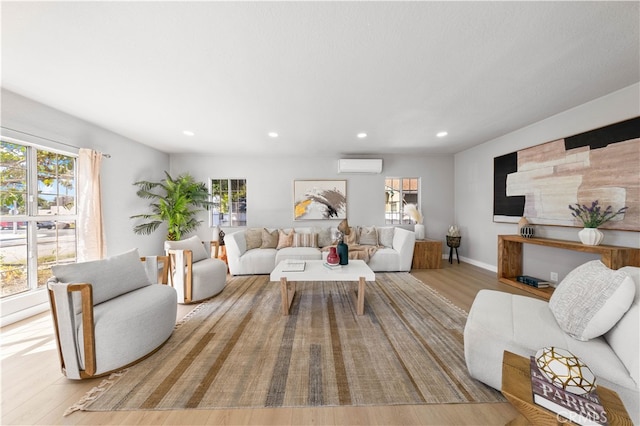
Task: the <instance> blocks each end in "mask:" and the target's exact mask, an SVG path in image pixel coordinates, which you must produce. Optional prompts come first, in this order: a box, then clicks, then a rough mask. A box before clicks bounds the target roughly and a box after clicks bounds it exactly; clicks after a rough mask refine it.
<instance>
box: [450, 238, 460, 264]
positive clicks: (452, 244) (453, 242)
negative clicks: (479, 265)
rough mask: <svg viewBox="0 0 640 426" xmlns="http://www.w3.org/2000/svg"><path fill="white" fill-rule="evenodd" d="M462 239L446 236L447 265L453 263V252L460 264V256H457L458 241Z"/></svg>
mask: <svg viewBox="0 0 640 426" xmlns="http://www.w3.org/2000/svg"><path fill="white" fill-rule="evenodd" d="M461 238H462V237H451V236H449V235H447V246H449V263H453V250H455V251H456V258H457V259H458V263H460V256H458V247H460V239H461Z"/></svg>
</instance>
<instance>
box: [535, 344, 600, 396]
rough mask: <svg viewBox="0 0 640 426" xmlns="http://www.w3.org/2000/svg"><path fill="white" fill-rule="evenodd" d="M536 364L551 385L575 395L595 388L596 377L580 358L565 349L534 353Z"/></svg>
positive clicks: (543, 349)
mask: <svg viewBox="0 0 640 426" xmlns="http://www.w3.org/2000/svg"><path fill="white" fill-rule="evenodd" d="M536 363H537V364H538V368H540V371H541V372H542V373H543V374H544V375H546V376H547V377H548V378H549V380H551V383H553V384H554V385H556V386H558V387H560V388H563V389H564V390H566V391H568V392H571V393H573V394H576V395H582V394H585V393H588V392H591V391H592V390H594V389H595V388H596V377H595V376H594V375H593V373H592V372H591V370H590V369H589V367H587V365H586V364H585V363H583V362H582V361H581V360H580V358H578V357H577V356H575V355H574V354H572V353H571V352H569V351H568V350H566V349H561V348H555V347H553V346H551V347H547V348H542V349H540V350H539V351H538V352H536Z"/></svg>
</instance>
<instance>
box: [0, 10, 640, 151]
mask: <svg viewBox="0 0 640 426" xmlns="http://www.w3.org/2000/svg"><path fill="white" fill-rule="evenodd" d="M639 6H640V2H637V1H632V2H609V1H605V2H6V1H3V2H2V10H1V12H2V85H3V87H4V88H6V89H8V90H11V91H13V92H16V93H18V94H21V95H24V96H26V97H28V98H31V99H34V100H36V101H39V102H42V103H44V104H47V105H50V106H52V107H54V108H57V109H59V110H62V111H65V112H67V113H69V114H72V115H74V116H77V117H80V118H83V119H85V120H87V121H89V122H92V123H95V124H97V125H100V126H102V127H105V128H107V129H110V130H112V131H114V132H117V133H119V134H121V135H124V136H126V137H128V138H131V139H133V140H136V141H139V142H141V143H143V144H147V145H150V146H153V147H156V148H157V149H159V150H162V151H165V152H168V153H219V154H225V155H233V154H239V155H246V154H253V155H270V154H273V155H283V154H286V155H321V154H328V155H342V154H354V155H364V154H373V155H375V154H387V153H397V154H412V153H421V154H450V153H455V152H459V151H461V150H464V149H466V148H468V147H470V146H473V145H476V144H479V143H482V142H485V141H487V140H490V139H493V138H495V137H498V136H500V135H503V134H506V133H508V132H510V131H513V130H516V129H518V128H521V127H524V126H526V125H528V124H531V123H534V122H536V121H539V120H541V119H544V118H546V117H549V116H551V115H554V114H557V113H559V112H561V111H564V110H567V109H569V108H572V107H574V106H577V105H580V104H582V103H585V102H587V101H589V100H592V99H595V98H598V97H600V96H602V95H605V94H607V93H611V92H613V91H615V90H618V89H621V88H623V87H627V86H629V85H631V84H634V83H636V82H638V81H640V32H639V27H640V10H639ZM183 130H191V131H193V132H195V136H192V137H188V136H185V135H183V134H182V131H183ZM441 130H446V131H448V132H449V136H447V137H445V138H437V137H436V136H435V135H436V133H437V132H439V131H441ZM271 131H275V132H278V133H279V135H280V137H279V138H277V139H271V138H269V137H268V136H267V133H268V132H271ZM359 132H366V133H367V134H368V135H369V136H368V137H367V138H366V139H358V138H357V137H356V134H357V133H359Z"/></svg>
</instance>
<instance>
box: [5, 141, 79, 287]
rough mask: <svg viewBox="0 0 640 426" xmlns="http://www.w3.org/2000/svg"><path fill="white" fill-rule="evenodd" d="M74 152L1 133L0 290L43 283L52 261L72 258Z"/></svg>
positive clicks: (74, 187) (74, 222)
mask: <svg viewBox="0 0 640 426" xmlns="http://www.w3.org/2000/svg"><path fill="white" fill-rule="evenodd" d="M76 204H77V203H76V158H75V157H73V156H69V155H64V154H59V153H56V152H51V151H47V150H45V149H40V148H36V147H33V146H28V145H23V144H21V143H19V142H14V141H10V140H6V139H3V140H2V145H1V150H0V228H1V229H0V281H1V283H2V287H1V296H2V297H5V296H11V295H14V294H17V293H22V292H25V291H31V290H37V289H39V288H43V287H44V285H45V284H46V282H47V280H48V279H49V277H50V276H51V266H52V265H55V264H58V263H72V262H75V261H76V257H77V256H76V254H77V244H76V229H75V228H76V219H77V217H76Z"/></svg>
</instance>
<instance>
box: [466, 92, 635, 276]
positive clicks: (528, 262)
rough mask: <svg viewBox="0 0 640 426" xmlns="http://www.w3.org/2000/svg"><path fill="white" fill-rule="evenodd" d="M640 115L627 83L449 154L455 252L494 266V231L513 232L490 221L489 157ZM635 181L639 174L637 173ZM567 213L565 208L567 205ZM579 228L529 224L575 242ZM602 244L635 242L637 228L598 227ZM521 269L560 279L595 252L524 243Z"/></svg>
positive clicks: (514, 229) (511, 226)
mask: <svg viewBox="0 0 640 426" xmlns="http://www.w3.org/2000/svg"><path fill="white" fill-rule="evenodd" d="M638 115H640V84H635V85H633V86H630V87H627V88H625V89H622V90H619V91H617V92H614V93H611V94H609V95H607V96H604V97H602V98H599V99H596V100H594V101H591V102H588V103H586V104H584V105H581V106H579V107H576V108H573V109H571V110H568V111H565V112H563V113H561V114H558V115H555V116H553V117H550V118H548V119H545V120H543V121H540V122H538V123H535V124H532V125H530V126H528V127H525V128H522V129H520V130H517V131H515V132H512V133H509V134H507V135H504V136H502V137H499V138H496V139H494V140H491V141H488V142H486V143H484V144H482V145H479V146H476V147H474V148H471V149H468V150H466V151H463V152H460V153H458V154H456V155H455V217H456V222H457V223H458V224H459V225H460V228H461V231H462V244H461V247H460V249H459V251H460V255H461V256H462V257H465V258H467V260H469V261H470V262H472V263H476V264H478V265H480V266H484V267H487V268H489V269H492V270H496V269H497V268H496V265H497V236H498V235H499V234H515V233H517V224H508V223H494V222H493V159H494V157H497V156H500V155H504V154H508V153H510V152H514V151H517V150H519V149H523V148H527V147H531V146H535V145H539V144H541V143H544V142H549V141H552V140H557V139H560V138H563V137H567V136H571V135H575V134H577V133H581V132H584V131H588V130H592V129H595V128H599V127H602V126H605V125H608V124H612V123H616V122H619V121H622V120H625V119H628V118H632V117H636V116H638ZM639 180H640V176H639ZM567 212H568V209H567ZM578 231H579V228H572V227H560V226H541V225H536V226H535V232H536V235H537V236H540V237H547V238H558V239H563V240H571V241H578V235H577V234H578ZM603 232H604V233H605V239H604V241H603V244H609V245H619V246H628V247H640V234H639V233H638V232H624V231H611V230H604V231H603ZM524 250H525V251H524V259H525V261H524V273H525V274H530V275H535V276H539V277H540V278H546V279H548V278H549V272H551V271H554V272H558V273H559V279H562V278H563V277H564V276H565V275H566V273H568V272H569V271H570V270H571V269H573V268H574V267H575V266H577V265H579V264H581V263H583V262H585V261H587V260H591V259H594V258H597V257H594V256H593V255H589V254H584V253H576V252H572V251H567V250H561V249H550V248H545V247H538V246H531V245H525V249H524Z"/></svg>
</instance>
